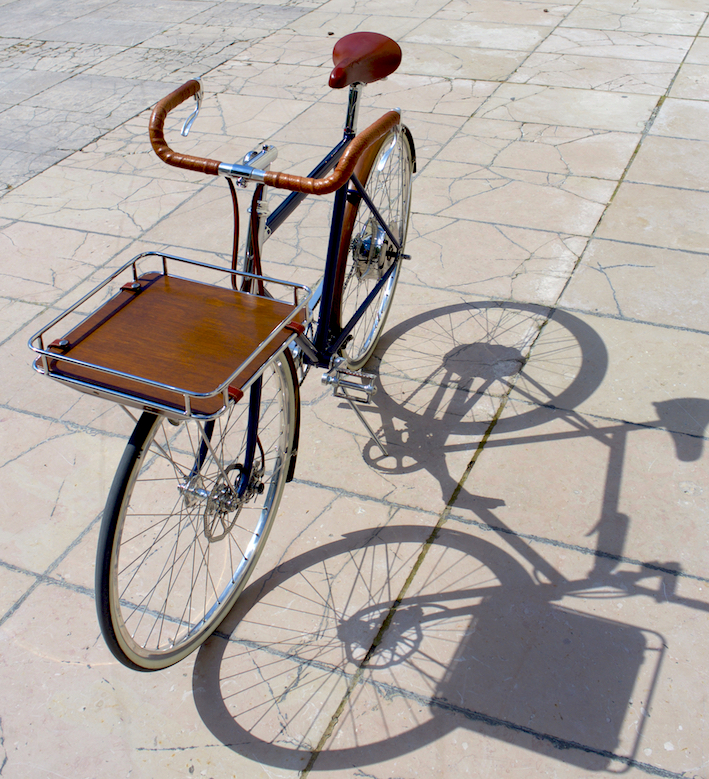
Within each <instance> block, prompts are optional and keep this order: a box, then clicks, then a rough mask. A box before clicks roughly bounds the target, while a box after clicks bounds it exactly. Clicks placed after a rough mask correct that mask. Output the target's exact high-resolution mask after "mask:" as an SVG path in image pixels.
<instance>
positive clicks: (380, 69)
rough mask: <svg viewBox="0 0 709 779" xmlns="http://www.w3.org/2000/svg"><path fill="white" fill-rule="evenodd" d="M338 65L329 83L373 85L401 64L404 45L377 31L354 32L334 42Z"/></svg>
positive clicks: (333, 59) (336, 87)
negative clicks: (402, 46)
mask: <svg viewBox="0 0 709 779" xmlns="http://www.w3.org/2000/svg"><path fill="white" fill-rule="evenodd" d="M332 61H333V63H334V65H335V67H334V69H333V71H332V73H330V82H329V83H330V86H331V87H332V88H333V89H342V88H343V87H347V86H349V85H350V84H354V83H356V82H360V83H363V84H371V83H372V82H373V81H379V80H380V79H383V78H386V77H387V76H389V75H391V74H392V73H393V72H394V71H395V70H396V69H397V68H398V67H399V65H400V64H401V48H400V47H399V44H398V43H396V41H393V40H392V39H391V38H387V36H386V35H380V34H379V33H378V32H353V33H350V34H349V35H345V37H344V38H340V40H339V41H338V42H337V43H336V44H335V48H334V49H333V50H332Z"/></svg>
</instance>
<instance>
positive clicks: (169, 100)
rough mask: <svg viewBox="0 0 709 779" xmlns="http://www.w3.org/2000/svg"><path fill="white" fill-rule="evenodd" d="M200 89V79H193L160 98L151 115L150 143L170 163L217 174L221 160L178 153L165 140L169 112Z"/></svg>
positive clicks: (199, 171) (179, 166) (159, 155)
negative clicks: (165, 127)
mask: <svg viewBox="0 0 709 779" xmlns="http://www.w3.org/2000/svg"><path fill="white" fill-rule="evenodd" d="M198 91H199V81H195V80H194V79H193V80H192V81H188V82H187V83H186V84H183V85H182V86H181V87H179V88H178V89H176V90H175V91H174V92H171V93H170V94H169V95H168V96H167V97H163V99H162V100H160V102H159V103H158V104H157V105H156V106H155V108H154V109H153V113H152V115H151V117H150V125H149V131H150V143H151V144H152V146H153V150H154V151H155V153H156V154H157V155H158V157H160V159H161V160H162V161H163V162H166V163H167V164H168V165H174V166H175V167H176V168H185V169H186V170H194V171H196V172H197V173H209V174H211V175H213V176H216V175H218V173H219V166H220V165H221V162H217V160H210V159H207V158H206V157H193V156H192V155H191V154H178V152H176V151H173V150H172V149H171V148H170V147H169V146H168V145H167V142H166V141H165V133H164V131H163V130H164V126H165V119H166V118H167V115H168V113H170V111H172V109H173V108H177V106H178V105H180V103H184V102H185V100H187V99H188V98H190V97H192V95H196V94H197V92H198Z"/></svg>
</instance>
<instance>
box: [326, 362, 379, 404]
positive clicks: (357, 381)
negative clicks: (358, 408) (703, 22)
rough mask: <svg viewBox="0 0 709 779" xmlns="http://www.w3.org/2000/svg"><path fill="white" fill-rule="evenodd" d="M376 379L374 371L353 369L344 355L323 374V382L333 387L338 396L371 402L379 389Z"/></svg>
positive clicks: (358, 401) (360, 401) (357, 401)
mask: <svg viewBox="0 0 709 779" xmlns="http://www.w3.org/2000/svg"><path fill="white" fill-rule="evenodd" d="M375 379H376V376H375V375H374V374H372V373H365V371H353V370H351V369H350V368H348V367H347V362H346V361H345V360H344V359H343V358H342V357H336V358H335V360H334V361H333V366H332V368H330V370H329V371H328V372H327V373H325V374H323V377H322V383H323V384H325V385H328V386H330V387H332V391H333V394H334V395H335V397H336V398H345V400H353V401H355V402H356V403H364V404H369V403H371V401H372V398H373V397H374V395H375V393H376V391H377V388H376V386H375V385H374V380H375Z"/></svg>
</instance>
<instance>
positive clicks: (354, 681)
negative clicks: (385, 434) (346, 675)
mask: <svg viewBox="0 0 709 779" xmlns="http://www.w3.org/2000/svg"><path fill="white" fill-rule="evenodd" d="M506 402H507V397H506V396H505V397H504V398H503V399H502V402H501V403H500V405H499V407H498V409H497V412H496V413H495V416H494V417H493V418H492V421H491V422H490V424H489V425H488V428H487V430H486V431H485V434H484V435H483V437H482V440H481V441H480V443H479V444H478V446H477V448H476V450H475V453H474V454H473V457H472V458H471V460H470V462H469V463H468V465H467V467H466V469H465V471H464V472H463V475H462V476H461V478H460V480H459V481H458V484H457V485H456V487H455V489H454V490H453V494H452V495H451V497H450V499H449V500H448V503H447V504H446V506H445V508H444V509H443V511H442V512H441V515H440V517H439V518H438V521H437V522H436V525H435V527H434V528H433V530H432V531H431V534H430V535H429V537H428V538H427V539H426V541H425V542H424V544H423V546H422V548H421V551H420V552H419V555H418V557H417V559H416V562H415V563H414V566H413V568H412V569H411V571H410V573H409V575H408V577H407V578H406V581H405V582H404V584H403V586H402V588H401V590H400V592H399V595H398V596H397V598H396V600H395V601H394V603H393V604H392V605H391V608H390V609H389V612H388V613H387V616H386V617H385V619H384V621H383V622H382V624H381V627H380V628H379V631H378V632H377V635H376V636H375V637H374V640H373V641H372V644H371V646H370V647H369V649H368V651H367V654H366V655H365V656H364V658H363V660H362V662H361V663H360V664H359V667H358V668H357V670H356V671H355V673H354V674H353V675H352V678H351V679H350V682H349V684H348V685H347V690H346V691H345V694H344V695H343V696H342V700H341V701H340V703H339V705H338V707H337V709H336V711H335V713H334V714H333V715H332V717H331V719H330V722H329V723H328V726H327V727H326V728H325V731H324V732H323V734H322V736H321V737H320V741H319V742H318V744H317V746H316V747H315V749H313V751H312V752H311V755H310V760H309V761H308V764H307V765H306V766H305V768H304V769H303V772H302V773H301V779H305V777H307V776H308V774H309V773H310V771H311V769H312V768H313V766H314V764H315V761H316V760H317V759H318V757H319V755H320V753H321V752H322V750H323V749H324V747H325V744H326V743H327V741H328V739H329V738H330V736H331V735H332V733H333V731H334V729H335V726H336V725H337V723H338V721H339V719H340V716H341V715H342V712H343V711H344V709H345V706H346V705H347V702H348V701H349V699H350V697H351V695H352V692H353V691H354V689H355V687H356V686H357V685H358V684H360V683H361V680H362V676H363V675H364V672H365V671H366V669H367V666H368V665H369V661H370V659H371V657H372V655H373V654H374V653H375V652H376V650H377V647H378V646H379V644H380V643H381V642H382V640H383V638H384V634H385V633H386V631H387V629H388V628H389V625H390V624H391V622H392V620H393V619H394V616H395V615H396V611H397V609H398V608H399V606H400V605H401V603H402V601H403V600H404V598H405V597H406V593H407V592H408V590H409V587H410V586H411V584H412V582H413V580H414V577H415V576H416V574H417V573H418V571H419V569H420V568H421V565H423V561H424V560H425V559H426V555H427V554H428V551H429V549H430V548H431V546H432V545H433V544H434V542H435V540H436V538H437V537H438V535H439V533H440V531H441V528H442V527H443V525H444V524H445V523H446V522H447V521H448V517H449V515H450V513H451V510H452V508H453V506H454V505H455V502H456V501H457V499H458V495H460V493H461V490H462V489H463V487H464V485H465V482H466V481H467V480H468V476H469V475H470V472H471V471H472V469H473V466H474V465H475V463H476V462H477V460H478V457H479V456H480V453H481V452H482V450H483V449H484V448H485V444H486V443H487V440H488V438H489V437H490V435H491V434H492V431H493V429H494V427H495V425H496V424H497V421H498V420H499V418H500V415H501V414H502V411H503V409H504V407H505V404H506Z"/></svg>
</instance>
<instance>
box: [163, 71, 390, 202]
mask: <svg viewBox="0 0 709 779" xmlns="http://www.w3.org/2000/svg"><path fill="white" fill-rule="evenodd" d="M199 89H200V83H199V81H195V80H192V81H188V82H187V83H186V84H183V85H182V86H181V87H179V88H178V89H176V90H175V91H174V92H171V93H170V94H169V95H167V97H164V98H163V99H162V100H160V101H159V102H158V104H157V105H156V106H155V108H154V109H153V113H152V115H151V116H150V125H149V131H150V143H151V144H152V147H153V151H154V152H155V153H156V154H157V155H158V157H160V159H161V160H162V161H163V162H166V163H167V164H168V165H173V166H175V167H177V168H184V169H186V170H193V171H196V172H197V173H208V174H210V175H212V176H217V175H219V174H220V173H222V174H224V175H229V173H230V171H229V168H230V167H232V166H230V165H224V164H223V163H222V162H219V161H217V160H210V159H208V158H206V157H195V156H193V155H191V154H180V153H178V152H176V151H173V150H172V149H171V148H170V147H169V146H168V145H167V142H166V141H165V133H164V126H165V119H166V117H167V115H168V113H169V112H170V111H172V110H173V108H177V106H178V105H180V104H181V103H184V102H185V100H188V99H189V98H190V97H192V96H193V95H195V94H197V92H198V91H199ZM400 120H401V117H400V115H399V113H398V112H397V111H389V112H388V113H386V114H384V116H381V117H380V118H379V119H377V121H376V122H374V123H373V124H371V125H370V126H369V127H367V129H366V130H363V131H362V132H361V133H359V134H358V135H356V136H355V137H354V138H353V139H352V141H351V142H350V143H349V144H348V146H347V148H346V149H345V153H344V154H343V155H342V157H341V158H340V160H339V162H338V163H337V165H336V167H335V169H334V170H333V172H332V173H330V175H329V176H326V177H325V178H321V179H314V178H310V177H309V176H294V175H291V174H289V173H278V172H275V171H274V172H271V171H265V172H264V173H263V174H262V176H261V175H259V177H258V178H259V180H263V182H264V184H266V185H267V186H269V187H276V188H278V189H288V190H290V191H291V192H304V193H306V194H309V195H327V194H329V193H331V192H334V191H335V190H337V189H339V188H340V187H341V186H343V185H344V184H346V183H347V181H348V180H349V178H350V176H351V175H352V173H353V172H354V170H355V167H356V165H357V161H358V160H359V158H360V156H361V155H362V153H363V152H364V151H365V150H366V149H367V148H368V147H369V146H371V145H372V144H373V143H376V142H377V141H378V140H380V139H381V138H383V137H384V136H385V135H386V134H387V133H388V132H389V130H391V129H392V128H393V127H395V126H396V125H397V124H398V123H399V121H400ZM220 167H222V170H220ZM233 167H235V168H236V167H238V168H240V169H241V170H244V169H245V168H246V169H247V170H248V168H247V167H246V166H233ZM232 175H236V173H234V174H232ZM242 175H243V174H242Z"/></svg>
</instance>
